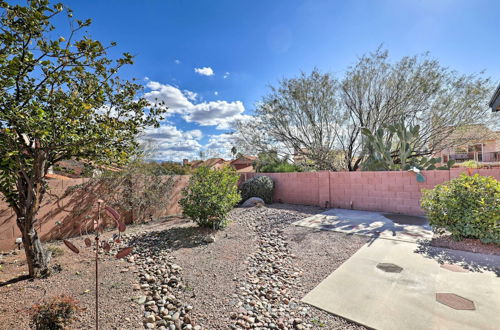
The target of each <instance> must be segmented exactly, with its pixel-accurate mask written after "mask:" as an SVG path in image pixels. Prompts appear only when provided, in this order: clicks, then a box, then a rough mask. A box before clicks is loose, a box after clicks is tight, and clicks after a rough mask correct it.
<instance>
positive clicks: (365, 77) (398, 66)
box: [235, 48, 494, 171]
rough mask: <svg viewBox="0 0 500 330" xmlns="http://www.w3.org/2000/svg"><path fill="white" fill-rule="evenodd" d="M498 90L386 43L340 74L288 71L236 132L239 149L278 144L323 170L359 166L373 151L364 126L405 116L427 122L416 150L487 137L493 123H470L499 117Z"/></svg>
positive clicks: (408, 121) (424, 152)
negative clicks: (393, 52)
mask: <svg viewBox="0 0 500 330" xmlns="http://www.w3.org/2000/svg"><path fill="white" fill-rule="evenodd" d="M492 93H493V89H492V84H491V81H490V79H489V78H487V77H484V76H483V74H461V73H458V72H456V71H453V70H451V69H449V68H447V67H444V66H443V65H441V63H439V61H437V60H435V59H433V58H431V57H430V56H429V55H428V54H423V55H417V56H405V57H403V58H401V59H399V60H397V61H392V60H391V59H390V57H389V53H388V52H387V51H384V50H383V49H380V48H379V49H377V50H376V51H375V52H372V53H369V54H366V55H363V56H362V57H360V58H359V59H358V60H357V61H356V62H355V63H354V65H352V66H351V67H349V68H347V70H346V71H345V73H344V74H343V76H341V77H336V76H335V75H332V74H329V73H321V72H320V71H319V70H317V69H315V70H313V71H312V72H311V73H310V74H305V73H302V74H300V75H299V76H298V77H295V78H286V79H282V80H281V81H280V82H279V84H278V85H277V86H271V87H270V92H269V93H268V94H267V95H265V96H264V97H263V98H262V101H261V102H260V103H259V104H258V105H257V108H256V109H255V116H254V118H252V119H251V120H248V121H243V122H240V123H238V125H237V130H238V132H237V134H235V138H236V140H237V143H238V148H239V149H240V150H245V151H247V150H248V151H249V152H251V153H253V154H255V153H258V152H263V151H269V149H274V150H278V152H279V153H280V155H281V156H284V155H289V156H292V155H293V156H295V158H302V159H307V160H310V161H311V162H312V163H313V167H315V168H316V169H319V170H344V169H345V170H350V171H355V170H357V169H358V168H359V166H360V164H361V163H362V162H363V161H364V159H365V158H366V154H365V152H364V150H363V148H362V145H363V134H362V133H361V132H362V130H363V129H369V130H370V131H371V132H376V131H377V130H378V129H379V128H382V127H385V126H389V125H395V124H397V123H399V122H400V121H401V120H402V119H403V120H404V123H405V125H406V127H415V126H417V125H418V126H419V127H420V131H419V133H420V134H419V135H418V139H416V140H415V141H414V150H415V154H416V155H417V156H430V155H432V154H433V153H434V152H436V151H440V150H443V149H445V148H447V147H451V146H456V145H463V144H467V143H468V142H470V141H477V140H481V139H484V138H485V131H487V130H485V129H479V130H478V129H476V130H474V129H472V130H470V129H468V128H470V127H471V125H475V124H482V125H491V123H493V122H494V120H490V116H491V115H492V114H491V111H490V109H489V108H488V106H487V101H488V100H489V99H490V97H491V94H492ZM464 133H467V134H464ZM472 133H474V134H472ZM339 160H340V162H339Z"/></svg>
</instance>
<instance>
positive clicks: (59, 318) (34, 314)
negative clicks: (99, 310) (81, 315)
mask: <svg viewBox="0 0 500 330" xmlns="http://www.w3.org/2000/svg"><path fill="white" fill-rule="evenodd" d="M79 310H80V309H79V308H78V303H77V302H76V300H74V299H73V298H71V297H68V296H64V295H62V296H56V297H52V298H50V299H49V300H47V301H45V302H43V303H42V304H39V305H34V306H33V307H31V310H30V312H31V324H30V325H31V329H35V330H59V329H65V328H66V327H67V326H69V325H70V324H71V323H72V322H73V321H74V319H75V315H76V313H77V312H78V311H79Z"/></svg>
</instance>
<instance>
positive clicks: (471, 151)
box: [434, 125, 500, 163]
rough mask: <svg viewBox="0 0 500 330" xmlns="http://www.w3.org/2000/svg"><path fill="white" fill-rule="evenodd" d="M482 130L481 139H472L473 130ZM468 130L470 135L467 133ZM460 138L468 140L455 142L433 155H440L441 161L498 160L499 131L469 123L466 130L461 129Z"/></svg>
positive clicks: (484, 161) (485, 161) (493, 161)
mask: <svg viewBox="0 0 500 330" xmlns="http://www.w3.org/2000/svg"><path fill="white" fill-rule="evenodd" d="M477 131H482V132H486V133H487V134H484V136H486V137H485V138H483V139H481V140H476V139H474V135H475V132H477ZM469 132H470V136H468V135H467V133H469ZM459 134H461V138H462V139H463V140H468V141H469V142H467V143H464V144H457V145H455V146H452V147H449V148H446V149H444V150H442V151H440V152H438V153H436V154H435V155H434V156H436V157H441V159H442V160H443V162H447V161H448V160H454V161H455V162H457V163H460V162H464V161H468V160H474V161H476V162H482V163H498V162H500V132H497V131H492V130H490V129H489V128H487V127H486V126H484V125H471V126H470V127H468V128H467V130H466V131H462V132H460V133H459Z"/></svg>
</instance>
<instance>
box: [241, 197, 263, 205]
mask: <svg viewBox="0 0 500 330" xmlns="http://www.w3.org/2000/svg"><path fill="white" fill-rule="evenodd" d="M264 205H265V203H264V200H263V199H262V198H259V197H250V198H249V199H247V200H246V201H245V202H244V203H243V204H241V206H242V207H252V206H264Z"/></svg>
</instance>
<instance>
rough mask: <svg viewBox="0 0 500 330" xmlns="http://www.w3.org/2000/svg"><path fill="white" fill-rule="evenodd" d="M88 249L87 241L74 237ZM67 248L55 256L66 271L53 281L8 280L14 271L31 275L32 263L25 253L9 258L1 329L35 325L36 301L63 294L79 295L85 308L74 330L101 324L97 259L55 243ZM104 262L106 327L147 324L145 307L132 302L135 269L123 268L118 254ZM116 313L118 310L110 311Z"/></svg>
mask: <svg viewBox="0 0 500 330" xmlns="http://www.w3.org/2000/svg"><path fill="white" fill-rule="evenodd" d="M72 241H73V243H74V244H75V245H78V246H79V247H80V248H81V249H82V250H83V248H82V247H83V246H84V244H83V240H82V239H81V238H80V239H74V240H72ZM50 245H53V246H58V247H60V248H61V251H64V252H63V253H64V254H63V255H62V256H59V257H55V258H54V259H53V262H52V264H53V266H55V265H60V266H61V267H62V270H61V271H60V272H58V273H55V274H53V275H51V276H50V277H48V278H47V279H41V280H35V281H28V280H23V281H18V282H14V283H11V284H7V283H5V282H3V283H2V282H1V281H6V280H8V279H12V278H14V276H12V275H11V276H9V274H15V275H16V276H17V275H18V274H23V272H24V273H25V270H26V269H27V266H26V264H25V259H24V251H20V252H21V253H19V254H18V255H9V256H5V257H4V259H3V262H5V263H4V265H3V266H4V267H3V269H2V271H1V272H0V274H1V278H0V329H2V330H3V329H29V315H28V309H29V307H31V306H32V305H34V304H37V303H40V302H42V301H43V300H44V299H48V298H50V297H53V296H58V295H61V294H64V295H68V296H72V297H74V298H75V299H76V300H77V301H78V302H79V306H80V307H81V308H83V309H84V311H82V312H81V313H79V315H78V318H77V321H76V322H75V323H74V324H73V325H72V329H89V328H93V325H94V323H95V314H94V311H95V300H94V299H95V296H94V293H95V280H94V278H95V277H94V274H95V273H94V262H93V259H92V255H91V252H90V250H89V251H82V252H81V253H80V254H78V255H75V254H73V253H72V252H71V251H69V250H67V249H66V247H64V245H63V244H61V243H52V244H50ZM103 258H104V260H105V261H103V262H100V272H99V274H100V281H99V282H100V290H99V292H100V298H99V299H100V303H99V306H100V309H101V311H100V313H99V314H100V317H99V321H100V326H101V328H102V329H137V328H138V327H142V320H141V318H140V313H141V310H140V306H138V305H137V304H136V303H133V302H131V300H130V298H129V297H130V296H131V295H132V294H133V290H132V288H131V286H130V283H132V282H133V281H134V277H135V276H134V274H133V273H132V272H122V270H124V268H123V267H124V266H125V262H124V261H122V260H117V259H115V258H114V257H112V256H104V257H103ZM56 267H57V266H56ZM110 311H112V312H110Z"/></svg>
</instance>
